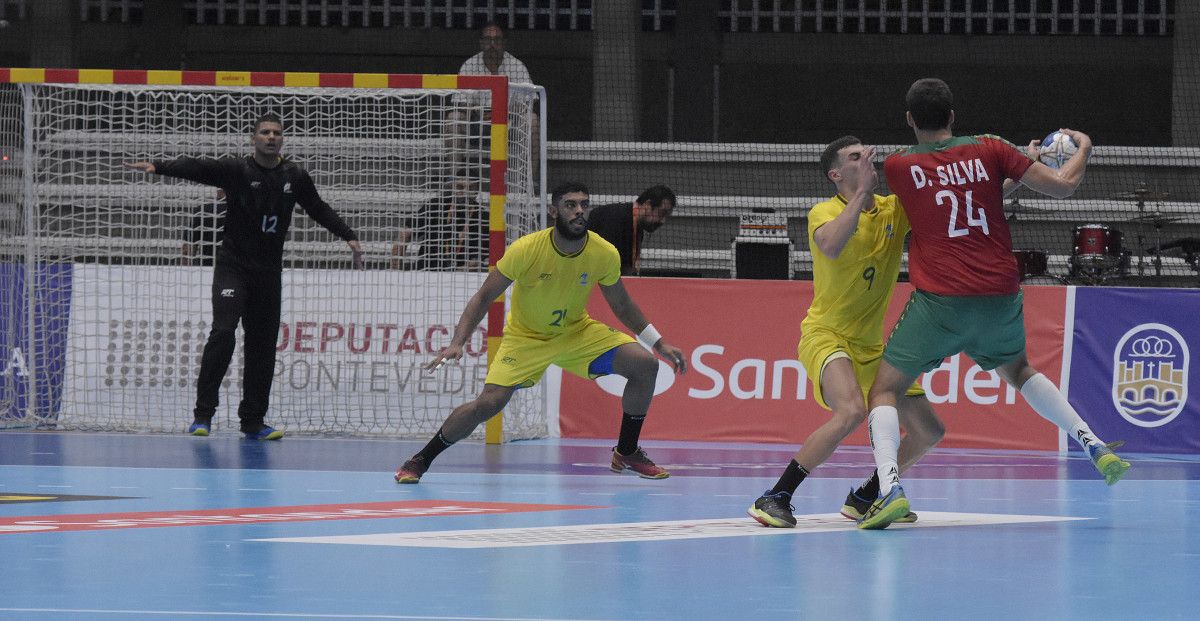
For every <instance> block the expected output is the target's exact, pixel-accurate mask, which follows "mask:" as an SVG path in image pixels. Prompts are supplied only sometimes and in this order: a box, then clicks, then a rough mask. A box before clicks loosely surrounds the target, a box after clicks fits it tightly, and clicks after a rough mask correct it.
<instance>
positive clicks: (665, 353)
mask: <svg viewBox="0 0 1200 621" xmlns="http://www.w3.org/2000/svg"><path fill="white" fill-rule="evenodd" d="M600 292H601V293H603V294H604V300H605V301H606V302H608V306H609V308H611V309H612V311H613V314H614V315H616V316H617V319H619V320H620V321H621V323H623V324H625V327H626V328H629V329H630V330H632V331H633V332H634V333H635V334H641V333H642V331H643V330H645V329H646V326H648V325H650V322H648V321H646V317H645V315H643V314H642V310H641V309H640V308H638V305H637V303H636V302H634V301H633V298H631V297H629V292H628V291H626V290H625V283H623V282H621V281H620V280H618V281H617V282H615V283H613V284H611V285H608V286H605V285H600ZM654 351H655V352H657V353H658V354H659V355H660V356H662V357H663V358H666V360H667V361H668V362H670V363H671V364H672V365H673V366H674V367H675V372H676V373H687V358H686V356H684V354H683V351H682V350H680V349H679V348H678V347H675V346H674V345H671V344H669V343H667V340H666V339H664V338H660V339H658V342H657V343H655V344H654Z"/></svg>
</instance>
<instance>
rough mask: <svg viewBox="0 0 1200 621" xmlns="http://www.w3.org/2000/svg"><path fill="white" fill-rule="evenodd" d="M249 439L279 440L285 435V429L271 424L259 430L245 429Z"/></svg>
mask: <svg viewBox="0 0 1200 621" xmlns="http://www.w3.org/2000/svg"><path fill="white" fill-rule="evenodd" d="M243 433H244V434H246V439H247V440H278V439H280V438H282V437H283V430H281V429H275V428H274V427H271V426H270V425H263V426H262V428H260V429H259V430H258V431H245V432H243Z"/></svg>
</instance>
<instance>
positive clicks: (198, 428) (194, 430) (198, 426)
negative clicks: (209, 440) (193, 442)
mask: <svg viewBox="0 0 1200 621" xmlns="http://www.w3.org/2000/svg"><path fill="white" fill-rule="evenodd" d="M211 429H212V423H211V422H208V423H204V422H200V421H195V422H193V423H192V426H191V427H188V431H187V432H188V434H190V435H193V436H202V437H203V436H207V435H208V434H209V432H210V431H211Z"/></svg>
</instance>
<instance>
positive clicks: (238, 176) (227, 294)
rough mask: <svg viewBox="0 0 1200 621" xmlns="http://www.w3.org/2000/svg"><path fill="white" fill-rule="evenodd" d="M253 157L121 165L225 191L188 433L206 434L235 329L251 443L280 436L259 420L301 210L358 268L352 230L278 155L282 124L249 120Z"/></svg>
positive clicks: (242, 412)
mask: <svg viewBox="0 0 1200 621" xmlns="http://www.w3.org/2000/svg"><path fill="white" fill-rule="evenodd" d="M250 144H251V146H253V148H254V153H253V154H251V155H250V156H247V157H244V158H234V157H226V158H221V159H211V158H191V157H180V158H177V159H174V160H161V161H154V162H129V163H126V164H125V166H126V167H127V168H131V169H134V170H140V171H142V172H147V173H155V174H159V175H166V176H169V177H178V178H180V179H187V180H189V181H195V182H197V183H203V184H206V185H211V186H216V187H219V188H221V189H222V190H224V191H225V195H226V201H227V202H228V211H227V212H226V214H225V225H224V228H225V230H224V235H223V237H222V241H221V246H220V247H219V248H218V249H217V258H216V265H215V268H214V270H213V283H212V307H213V320H212V331H211V332H210V333H209V335H208V342H207V343H205V345H204V355H203V357H202V358H201V361H200V378H199V380H198V381H197V383H196V409H195V410H194V411H193V415H194V417H195V420H193V422H192V425H191V427H189V428H188V433H190V434H192V435H195V436H207V435H208V434H209V431H210V430H211V427H212V419H213V414H214V413H215V412H216V409H217V400H218V394H219V392H220V388H221V381H222V380H223V379H224V378H225V372H226V371H228V370H229V362H230V360H232V359H233V350H234V345H235V339H234V330H235V329H237V324H238V321H241V322H242V329H243V330H244V331H245V356H246V359H245V368H244V369H243V374H242V402H241V404H240V405H239V406H238V418H239V419H240V420H241V428H242V433H244V434H245V435H246V437H247V438H251V439H256V440H278V439H279V438H282V437H283V431H282V430H278V429H272V428H271V427H270V426H268V425H267V424H266V423H265V422H264V418H265V417H266V413H267V406H268V404H269V401H270V395H271V381H272V380H273V379H274V373H275V342H276V339H277V338H278V335H279V313H280V300H281V290H282V281H281V273H282V271H283V242H284V240H285V239H286V237H287V232H288V227H289V226H290V225H291V222H292V210H293V208H294V207H295V205H297V204H298V205H300V206H301V207H302V208H303V209H304V211H305V212H306V213H307V214H308V215H309V217H311V218H312V219H313V220H316V221H317V222H318V223H319V224H320V225H321V226H323V227H325V228H326V229H328V230H329V231H330V232H331V233H333V234H334V235H337V236H338V237H340V238H341V239H343V240H345V241H346V243H347V244H349V245H350V250H351V251H352V253H353V254H352V257H353V262H354V267H355V268H359V267H361V266H362V249H361V247H360V246H359V243H358V237H357V236H356V235H355V234H354V231H353V230H352V229H351V228H350V227H349V226H347V225H346V223H345V222H344V221H343V220H342V219H341V217H339V216H338V214H337V212H335V211H334V210H333V209H332V208H331V207H330V206H329V205H328V204H327V203H325V201H323V200H321V197H320V195H318V194H317V189H316V187H315V186H314V185H313V181H312V178H311V177H310V176H309V175H308V172H307V171H305V170H304V169H303V168H301V167H300V166H299V165H297V164H295V163H294V162H291V161H289V160H287V159H285V158H284V157H282V156H280V151H281V150H282V148H283V122H282V121H281V120H280V118H279V117H278V116H276V115H274V114H267V115H264V116H262V117H260V118H259V119H258V120H256V121H255V122H254V131H253V134H251V137H250Z"/></svg>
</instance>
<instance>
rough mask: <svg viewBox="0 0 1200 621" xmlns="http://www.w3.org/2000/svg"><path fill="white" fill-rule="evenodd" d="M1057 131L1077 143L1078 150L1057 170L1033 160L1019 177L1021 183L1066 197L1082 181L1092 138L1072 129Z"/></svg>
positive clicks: (1037, 189) (1052, 194)
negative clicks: (1031, 164)
mask: <svg viewBox="0 0 1200 621" xmlns="http://www.w3.org/2000/svg"><path fill="white" fill-rule="evenodd" d="M1059 131H1061V132H1062V133H1064V134H1066V135H1068V136H1070V137H1071V140H1073V141H1075V144H1076V145H1079V150H1078V151H1076V152H1075V155H1072V156H1071V159H1069V160H1067V161H1066V163H1064V164H1063V165H1062V168H1059V169H1057V170H1055V169H1053V168H1050V167H1049V166H1047V165H1045V164H1043V163H1041V162H1034V163H1033V166H1030V167H1029V170H1027V171H1025V175H1024V176H1023V177H1021V184H1022V185H1025V186H1026V187H1028V188H1030V189H1032V190H1033V191H1035V192H1041V193H1042V194H1046V195H1048V196H1052V197H1054V198H1067V197H1068V196H1070V195H1072V194H1074V193H1075V188H1077V187H1079V184H1080V182H1082V181H1083V171H1084V169H1086V168H1087V161H1088V158H1089V157H1091V154H1092V139H1091V138H1090V137H1088V135H1087V134H1085V133H1083V132H1080V131H1075V130H1073V129H1060V130H1059Z"/></svg>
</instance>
